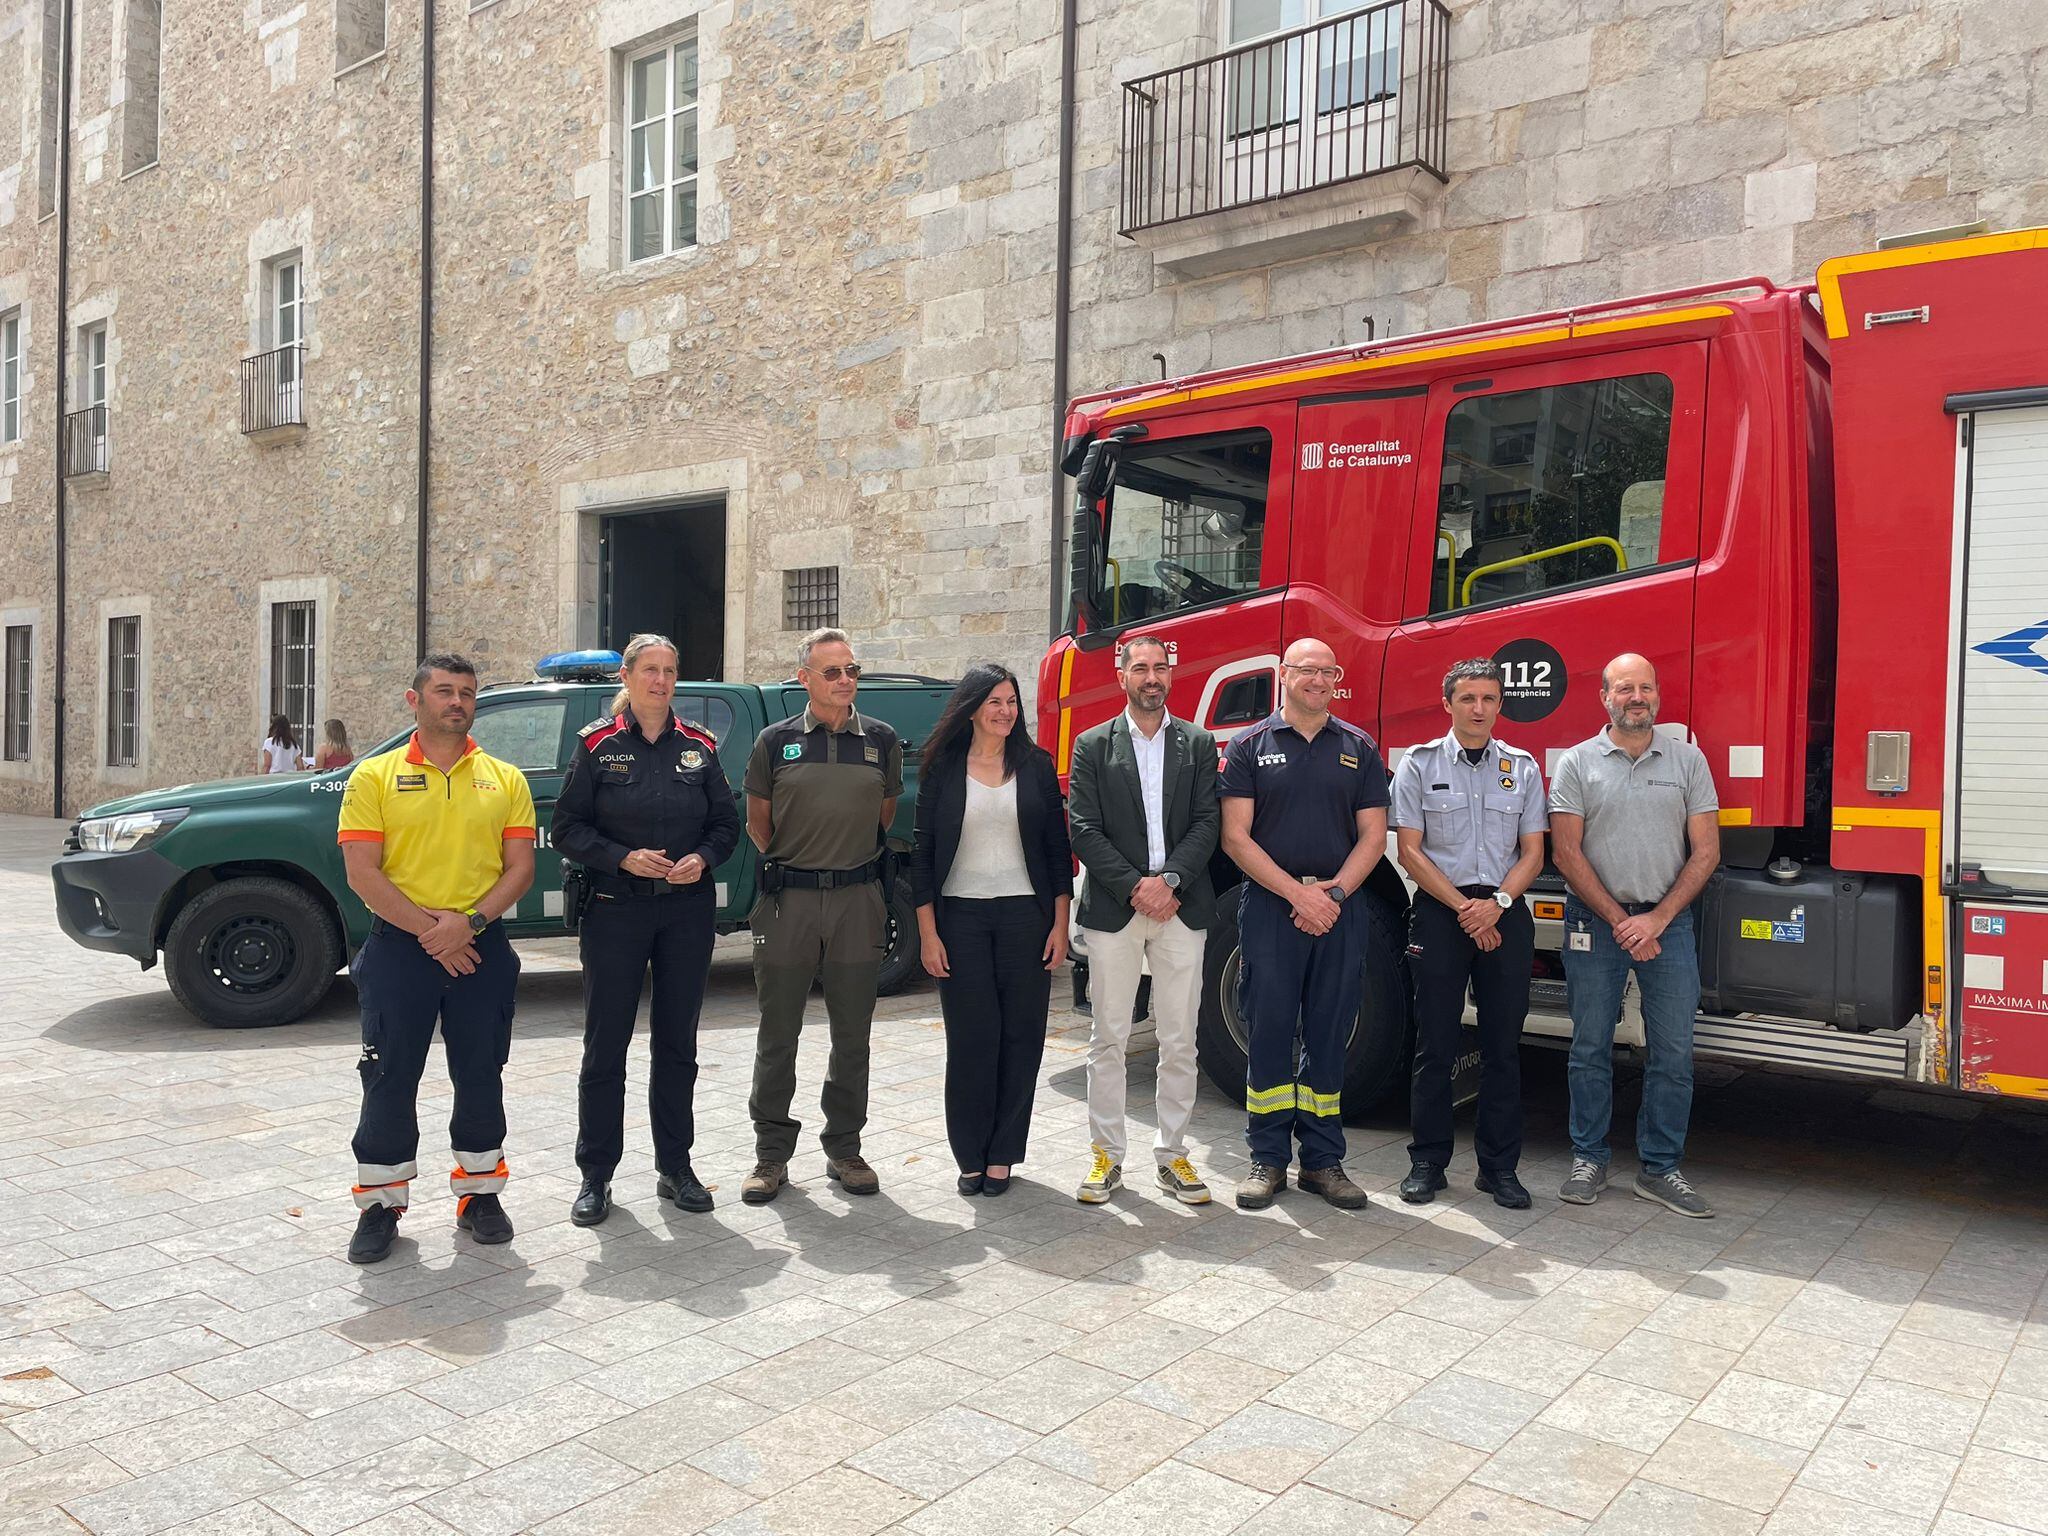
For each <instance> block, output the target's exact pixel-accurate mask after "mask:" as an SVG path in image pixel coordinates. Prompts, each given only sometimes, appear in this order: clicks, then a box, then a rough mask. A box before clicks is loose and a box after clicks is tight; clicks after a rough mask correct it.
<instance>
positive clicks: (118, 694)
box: [107, 614, 142, 768]
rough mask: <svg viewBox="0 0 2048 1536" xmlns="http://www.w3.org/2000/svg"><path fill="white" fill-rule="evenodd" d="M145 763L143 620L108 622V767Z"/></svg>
mask: <svg viewBox="0 0 2048 1536" xmlns="http://www.w3.org/2000/svg"><path fill="white" fill-rule="evenodd" d="M141 761H142V620H141V619H140V618H139V617H138V616H136V615H135V614H128V615H126V616H125V617H122V618H118V619H109V620H107V766H108V767H109V768H133V767H135V766H136V764H138V763H140V762H141Z"/></svg>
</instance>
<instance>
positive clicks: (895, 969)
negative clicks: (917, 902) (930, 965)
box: [876, 878, 924, 997]
mask: <svg viewBox="0 0 2048 1536" xmlns="http://www.w3.org/2000/svg"><path fill="white" fill-rule="evenodd" d="M923 979H924V960H923V957H922V946H921V945H920V944H919V942H918V937H917V908H916V907H914V906H913V905H911V901H910V882H909V881H908V880H905V879H900V878H899V879H898V880H897V882H896V888H895V889H894V890H892V891H891V892H890V893H889V931H888V948H887V949H886V950H884V951H883V953H882V974H881V976H880V977H879V978H878V980H877V981H876V988H877V990H879V991H880V992H881V994H882V995H883V996H884V997H887V996H888V995H889V994H890V993H892V992H901V991H903V990H904V989H905V988H906V987H909V986H911V985H913V984H915V983H916V982H919V981H922V980H923Z"/></svg>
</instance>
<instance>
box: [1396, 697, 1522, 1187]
mask: <svg viewBox="0 0 2048 1536" xmlns="http://www.w3.org/2000/svg"><path fill="white" fill-rule="evenodd" d="M1500 705H1501V669H1500V664H1499V663H1498V662H1495V661H1490V660H1487V659H1485V658H1483V657H1481V658H1478V659H1476V660H1472V661H1461V662H1459V663H1458V664H1457V665H1456V666H1454V667H1452V668H1451V670H1450V671H1449V672H1447V673H1446V674H1445V675H1444V710H1445V712H1446V713H1447V714H1449V715H1450V717H1451V731H1450V734H1449V735H1447V736H1443V737H1440V738H1439V739H1437V740H1435V741H1431V742H1425V743H1424V744H1423V745H1421V746H1419V747H1415V748H1412V749H1411V750H1410V751H1409V752H1408V754H1407V755H1406V756H1405V757H1403V758H1402V759H1401V766H1400V769H1399V770H1398V771H1397V772H1396V773H1395V774H1394V827H1395V836H1396V838H1397V839H1398V841H1399V844H1400V859H1401V867H1402V868H1403V869H1405V870H1406V871H1407V872H1408V878H1409V879H1411V880H1413V881H1414V882H1415V903H1414V905H1413V906H1412V907H1410V909H1409V914H1408V974H1409V976H1410V977H1411V978H1412V979H1413V981H1414V986H1415V1076H1414V1080H1413V1083H1412V1085H1411V1089H1410V1102H1409V1123H1410V1128H1411V1130H1412V1132H1413V1135H1414V1138H1415V1139H1414V1140H1413V1141H1412V1142H1410V1143H1409V1146H1408V1161H1409V1164H1410V1166H1409V1169H1408V1177H1407V1178H1405V1179H1403V1180H1402V1181H1401V1198H1402V1199H1403V1200H1405V1201H1407V1202H1408V1203H1409V1204H1410V1205H1423V1204H1426V1203H1427V1202H1429V1201H1431V1200H1433V1199H1435V1198H1436V1192H1437V1191H1438V1190H1440V1189H1442V1188H1443V1187H1444V1166H1445V1165H1446V1164H1447V1163H1449V1162H1450V1160H1451V1145H1452V1129H1451V1077H1452V1067H1453V1065H1454V1064H1455V1062H1456V1061H1457V1057H1458V1049H1459V1045H1460V1042H1461V1041H1462V1040H1463V1038H1464V1028H1463V1026H1464V1022H1465V992H1466V988H1467V986H1468V985H1469V987H1470V988H1471V991H1472V997H1473V1001H1474V1003H1475V1004H1476V1005H1477V1009H1478V1015H1479V1061H1480V1067H1479V1117H1478V1123H1477V1125H1476V1126H1475V1127H1474V1129H1473V1134H1472V1143H1473V1149H1474V1151H1476V1152H1477V1153H1478V1155H1479V1178H1478V1181H1477V1183H1478V1188H1479V1191H1480V1193H1481V1194H1489V1195H1492V1196H1493V1199H1494V1203H1495V1204H1496V1205H1503V1206H1506V1207H1507V1208H1508V1209H1510V1210H1526V1209H1528V1206H1529V1191H1528V1190H1526V1189H1524V1188H1523V1187H1522V1181H1521V1180H1520V1179H1519V1178H1518V1177H1516V1174H1515V1165H1516V1163H1517V1162H1519V1161H1520V1159H1521V1155H1522V1069H1521V1050H1522V1025H1523V1022H1524V1021H1525V1020H1526V1019H1527V1018H1528V1016H1529V968H1530V965H1531V963H1532V961H1533V960H1534V958H1535V953H1536V921H1535V919H1534V918H1533V917H1532V916H1531V915H1530V913H1529V908H1528V907H1527V906H1526V905H1525V904H1524V903H1523V901H1522V893H1523V892H1524V891H1526V890H1528V889H1529V883H1530V882H1531V881H1532V880H1534V879H1535V878H1536V877H1537V876H1538V875H1539V874H1541V873H1542V872H1543V833H1544V831H1545V829H1546V828H1547V827H1548V826H1549V825H1550V820H1549V817H1548V816H1547V815H1546V814H1545V812H1544V808H1543V775H1542V772H1541V770H1540V769H1538V767H1537V766H1536V759H1535V758H1533V757H1531V756H1530V755H1529V754H1528V753H1527V752H1524V751H1523V750H1522V749H1521V748H1519V747H1511V746H1509V745H1508V744H1507V743H1506V742H1504V741H1502V740H1500V738H1498V737H1497V736H1495V735H1494V734H1493V723H1494V720H1495V718H1496V717H1497V716H1498V715H1499V714H1500Z"/></svg>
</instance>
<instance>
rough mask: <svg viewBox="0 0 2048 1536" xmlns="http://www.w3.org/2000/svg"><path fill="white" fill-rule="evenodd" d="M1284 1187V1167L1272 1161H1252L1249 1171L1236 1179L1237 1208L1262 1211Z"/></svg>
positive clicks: (1285, 1184) (1285, 1172)
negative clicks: (1277, 1165)
mask: <svg viewBox="0 0 2048 1536" xmlns="http://www.w3.org/2000/svg"><path fill="white" fill-rule="evenodd" d="M1286 1187H1287V1170H1286V1169H1285V1168H1281V1167H1276V1166H1275V1165H1274V1164H1272V1163H1253V1164H1252V1166H1251V1171H1250V1172H1248V1173H1247V1174H1245V1176H1244V1177H1243V1178H1241V1179H1239V1180H1238V1181H1237V1208H1238V1209H1239V1210H1241V1211H1263V1210H1264V1209H1265V1208H1266V1207H1267V1206H1269V1205H1271V1204H1272V1203H1273V1197H1274V1196H1275V1195H1277V1194H1279V1193H1280V1191H1281V1190H1283V1189H1285V1188H1286Z"/></svg>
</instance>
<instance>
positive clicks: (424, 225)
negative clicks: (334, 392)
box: [67, 0, 434, 658]
mask: <svg viewBox="0 0 2048 1536" xmlns="http://www.w3.org/2000/svg"><path fill="white" fill-rule="evenodd" d="M67 3H68V0H67ZM420 11H421V15H422V17H423V19H424V21H425V30H424V31H423V33H422V34H421V38H420V427H419V486H418V499H419V505H418V508H417V510H416V511H415V513H414V528H413V541H414V549H413V613H412V629H413V655H414V657H415V658H417V657H421V656H424V655H426V654H427V531H428V530H427V449H428V444H429V442H430V440H431V439H430V437H429V428H430V427H431V426H432V412H433V403H434V396H433V385H434V0H427V3H426V4H425V5H423V6H421V7H420Z"/></svg>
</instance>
